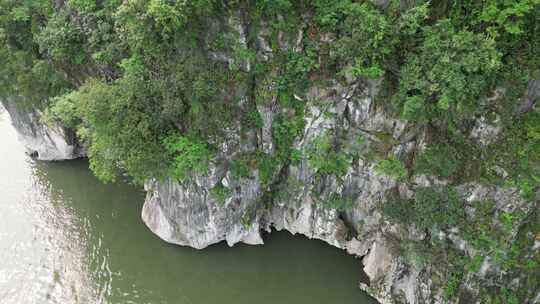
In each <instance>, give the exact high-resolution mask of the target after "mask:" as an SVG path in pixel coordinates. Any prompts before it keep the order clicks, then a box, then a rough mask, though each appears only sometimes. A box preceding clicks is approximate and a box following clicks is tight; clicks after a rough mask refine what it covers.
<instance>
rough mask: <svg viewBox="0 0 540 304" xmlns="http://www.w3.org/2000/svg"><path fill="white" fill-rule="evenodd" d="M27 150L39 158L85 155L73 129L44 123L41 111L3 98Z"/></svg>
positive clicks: (67, 157) (71, 157)
mask: <svg viewBox="0 0 540 304" xmlns="http://www.w3.org/2000/svg"><path fill="white" fill-rule="evenodd" d="M2 105H3V106H4V108H5V109H6V111H7V112H8V113H9V115H10V117H11V123H12V124H13V126H14V127H15V130H17V134H18V135H19V137H20V139H21V141H22V142H23V144H24V146H25V147H26V149H27V151H28V154H30V155H32V156H33V157H35V158H37V159H40V160H65V159H74V158H79V157H84V156H85V155H86V151H85V148H84V147H83V146H82V145H81V144H80V142H79V140H78V138H77V137H76V136H75V132H74V131H73V130H70V129H68V128H65V127H64V126H62V125H61V124H59V123H49V124H45V123H43V122H42V121H41V118H42V116H43V115H42V112H40V111H39V110H37V109H21V108H19V106H18V105H17V104H16V103H15V102H13V101H2Z"/></svg>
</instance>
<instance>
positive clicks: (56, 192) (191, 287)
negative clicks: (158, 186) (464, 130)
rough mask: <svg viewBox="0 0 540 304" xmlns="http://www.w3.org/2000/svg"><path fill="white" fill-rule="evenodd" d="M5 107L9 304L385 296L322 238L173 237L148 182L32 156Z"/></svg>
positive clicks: (0, 127) (243, 303) (1, 171)
mask: <svg viewBox="0 0 540 304" xmlns="http://www.w3.org/2000/svg"><path fill="white" fill-rule="evenodd" d="M0 112H2V113H0V189H1V191H2V192H1V195H0V303H1V304H27V303H28V304H34V303H35V304H48V303H59V304H71V303H84V304H86V303H90V304H92V303H99V304H101V303H111V304H124V303H125V304H128V303H129V304H161V303H163V304H169V303H171V304H214V303H220V304H228V303H231V304H233V303H234V304H255V303H258V304H266V303H268V304H279V303H283V304H289V303H291V304H293V303H294V304H303V303H306V304H308V303H309V304H317V303H321V304H323V303H324V304H332V303H336V304H348V303H351V304H352V303H355V304H368V303H369V304H371V303H376V302H375V301H374V300H372V299H370V298H369V297H368V296H367V295H366V294H365V293H363V292H362V291H360V290H359V289H358V287H357V282H358V280H359V276H360V270H361V264H360V262H359V261H358V260H356V259H354V258H352V257H350V256H347V255H346V254H344V253H343V252H342V251H340V250H338V249H336V248H333V247H330V246H328V245H326V244H324V243H322V242H320V241H314V240H308V239H305V238H303V237H296V236H294V237H293V236H291V235H290V234H288V233H285V232H280V233H273V234H272V235H271V236H268V237H267V239H266V240H265V242H266V244H265V245H264V246H244V245H240V246H235V247H233V248H228V247H227V246H226V245H224V244H218V245H215V246H211V247H209V248H207V249H205V250H202V251H196V250H193V249H190V248H184V247H179V246H174V245H170V244H166V243H164V242H163V241H161V240H159V239H158V238H157V237H156V236H155V235H153V234H152V233H151V232H150V231H149V230H148V229H146V227H145V226H144V224H143V222H142V221H141V219H140V211H141V208H142V203H143V199H144V193H143V191H142V190H141V189H140V188H137V187H134V186H131V185H128V184H127V183H117V184H114V185H104V184H102V183H100V182H99V181H98V180H96V178H95V177H93V176H92V174H91V172H90V171H89V170H88V164H87V162H86V161H84V160H76V161H67V162H53V163H49V162H39V161H34V160H32V159H31V158H29V157H28V156H26V155H25V153H24V148H23V146H22V144H21V143H20V142H18V140H17V135H16V133H15V130H14V129H13V128H12V126H11V124H10V121H9V116H8V115H7V112H5V111H2V110H1V108H0Z"/></svg>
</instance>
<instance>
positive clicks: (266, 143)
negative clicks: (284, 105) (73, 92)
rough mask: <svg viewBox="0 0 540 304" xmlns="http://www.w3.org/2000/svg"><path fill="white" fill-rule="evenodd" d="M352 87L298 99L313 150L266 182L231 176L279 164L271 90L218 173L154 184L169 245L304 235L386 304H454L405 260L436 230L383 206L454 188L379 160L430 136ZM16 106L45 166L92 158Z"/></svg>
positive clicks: (484, 196)
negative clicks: (396, 173) (258, 159)
mask: <svg viewBox="0 0 540 304" xmlns="http://www.w3.org/2000/svg"><path fill="white" fill-rule="evenodd" d="M228 22H229V24H228V25H227V24H225V25H224V24H216V25H215V26H213V27H210V29H213V30H221V29H223V28H226V29H228V30H229V31H235V32H236V33H235V34H236V36H237V38H238V41H239V42H240V44H241V45H245V44H246V43H247V42H246V41H248V39H247V35H248V34H247V33H248V30H249V29H248V26H247V25H246V22H245V21H244V20H243V17H242V14H238V16H236V15H233V16H231V18H230V20H229V21H228ZM269 36H270V35H268V30H267V29H265V28H264V27H262V28H261V29H260V33H258V35H257V39H255V40H256V43H257V44H258V45H257V46H256V49H257V50H258V52H257V56H258V57H260V58H262V59H263V60H267V59H269V58H271V57H272V49H271V48H270V47H269V45H271V43H270V42H269V39H270V38H269ZM277 37H278V42H279V47H280V48H282V49H287V48H289V47H295V48H298V47H299V45H300V44H301V43H299V42H300V41H301V40H302V37H303V32H302V31H301V30H300V31H299V33H298V37H297V38H295V39H291V41H293V42H294V41H296V46H291V45H292V44H294V43H291V41H289V45H288V44H287V41H284V40H283V39H281V38H280V37H282V36H281V35H277ZM328 39H331V37H329V38H328ZM251 41H253V39H252V40H251ZM210 55H211V56H212V57H213V58H214V59H215V60H218V61H223V62H228V63H230V64H236V65H237V66H239V67H240V68H241V69H243V70H246V71H249V70H250V69H251V65H250V63H249V61H247V62H239V63H238V62H237V63H234V59H233V58H234V56H232V55H231V54H221V53H210ZM344 78H345V80H343V79H342V80H340V81H338V80H335V79H325V80H328V81H327V82H325V85H324V86H322V85H321V86H316V85H313V87H311V88H309V89H308V90H307V93H306V95H305V96H296V95H294V98H295V99H298V100H302V101H303V102H305V107H306V109H305V113H304V117H303V119H304V122H305V124H304V127H303V130H301V133H302V135H301V136H299V137H298V138H297V139H296V140H295V141H294V142H293V143H292V148H293V149H295V150H297V151H300V152H301V153H300V155H302V157H301V158H300V159H297V160H296V161H295V162H285V163H280V164H278V165H277V166H278V168H276V170H274V172H275V173H273V175H272V176H271V177H270V178H268V177H266V179H267V180H266V181H265V180H264V178H263V175H264V174H263V173H262V172H260V171H259V170H260V169H254V168H253V167H256V166H253V167H250V169H249V174H248V175H247V176H240V177H239V176H235V175H234V172H233V170H231V163H232V161H233V160H234V159H236V158H237V157H238V156H239V155H241V154H242V153H254V152H255V151H256V150H257V149H258V150H260V151H262V152H264V153H266V154H268V155H272V154H275V153H276V138H274V136H275V135H274V132H273V127H274V126H275V123H276V120H277V119H278V117H279V116H280V115H288V114H289V113H283V111H282V109H280V107H279V106H278V105H277V102H276V100H277V95H276V94H274V93H269V94H268V96H265V97H266V98H265V102H262V103H257V104H256V105H255V106H253V105H252V109H253V108H254V109H256V111H257V112H258V114H259V116H260V117H261V126H260V128H259V129H260V130H258V131H253V130H243V129H242V128H241V126H237V127H236V128H233V129H231V130H228V131H230V132H229V133H230V136H227V139H226V140H225V143H224V144H222V145H221V146H220V150H219V151H218V153H217V155H216V158H215V160H214V162H213V163H212V164H211V166H210V169H209V172H208V173H207V174H204V175H193V176H190V177H189V178H188V179H186V180H185V181H182V182H179V181H175V180H171V179H169V180H165V181H157V180H148V181H147V182H146V184H145V189H146V191H147V197H146V200H145V204H144V207H143V210H142V219H143V221H144V222H145V223H146V225H147V226H148V227H149V229H150V230H151V231H152V232H154V233H155V234H156V235H158V236H159V237H160V238H162V239H163V240H164V241H167V242H169V243H173V244H178V245H182V246H190V247H193V248H197V249H203V248H205V247H207V246H209V245H212V244H215V243H218V242H222V241H226V242H227V243H228V245H229V246H233V245H234V244H236V243H239V242H243V243H246V244H252V245H257V244H263V238H262V235H261V234H262V233H263V232H265V231H266V232H270V231H271V230H272V229H277V230H287V231H289V232H291V233H293V234H296V233H299V234H302V235H305V236H307V237H309V238H315V239H320V240H323V241H325V242H327V243H328V244H330V245H332V246H335V247H338V248H341V249H343V250H346V251H347V252H348V253H349V254H351V255H354V256H357V257H359V258H361V259H362V262H363V264H364V272H365V273H366V274H367V276H368V277H369V284H368V283H361V284H360V288H362V289H363V290H366V291H367V292H368V293H369V294H371V295H372V296H374V297H375V298H376V299H378V300H379V301H380V302H381V303H446V302H447V301H445V300H444V296H443V287H444V282H443V283H441V282H437V281H436V280H434V279H433V278H432V275H431V274H432V273H433V272H436V271H437V269H432V268H436V265H428V266H427V268H426V267H420V266H417V265H415V264H414V263H411V262H410V261H407V260H406V257H404V256H403V255H402V253H401V252H400V243H401V242H405V241H421V240H424V239H426V233H425V232H421V231H417V230H416V229H415V228H414V227H404V226H400V225H393V224H390V223H389V222H388V221H386V220H385V218H384V217H383V215H382V214H381V205H382V204H384V202H385V201H386V199H387V197H388V196H389V195H391V194H399V195H400V196H401V197H408V198H411V197H412V196H413V195H414V192H415V189H416V188H417V187H426V186H431V185H436V184H444V183H445V181H438V180H436V179H435V178H433V177H429V176H419V177H416V178H415V179H413V181H412V182H410V183H399V182H397V181H395V180H394V179H392V178H390V177H387V176H384V175H381V174H379V173H377V170H376V163H377V161H378V160H381V159H386V158H388V157H389V156H395V157H396V158H400V159H405V160H406V159H407V156H408V155H410V154H412V153H413V151H420V150H422V149H423V148H424V146H425V141H426V137H427V136H428V135H427V134H424V133H423V132H420V131H419V130H418V129H416V128H415V127H414V126H411V125H408V124H407V123H406V122H404V121H401V120H398V119H395V118H392V117H390V116H389V115H387V114H385V111H384V110H383V109H382V106H381V105H379V104H377V103H376V102H375V96H377V94H378V92H379V89H380V88H379V86H380V84H379V83H377V82H376V81H366V80H362V79H354V78H353V77H350V76H349V75H346V76H345V77H344ZM256 85H259V86H268V87H272V86H273V85H275V84H272V83H270V84H255V86H256ZM246 87H249V86H246ZM255 89H257V88H251V90H255ZM248 90H249V89H247V88H244V89H242V90H238V91H239V92H240V93H238V95H239V96H237V97H238V99H239V100H241V103H245V104H247V103H249V101H248V99H249V98H248V97H247V96H249V95H254V94H253V92H247V91H248ZM269 91H271V90H269ZM535 92H536V91H535ZM272 94H273V95H272ZM531 94H532V93H531ZM535 96H536V95H535ZM5 107H6V109H7V110H8V112H9V113H10V115H11V117H12V120H13V124H14V126H15V127H16V129H17V130H18V132H19V134H20V136H21V137H22V138H23V141H24V142H25V143H26V145H27V147H28V149H29V151H30V153H32V154H37V155H36V156H37V157H38V158H39V159H44V160H57V159H72V158H76V157H80V156H83V155H84V154H85V152H84V148H83V147H82V146H81V145H80V144H79V143H78V141H77V139H76V138H75V136H74V134H73V132H72V131H70V130H68V129H65V128H63V127H61V126H58V125H55V126H48V125H45V124H43V123H41V122H40V120H39V119H40V116H41V115H40V113H39V112H37V111H32V112H29V113H25V112H21V111H19V110H18V109H17V108H16V107H15V106H14V105H13V104H11V103H5ZM526 107H528V103H527V104H525V106H524V108H526ZM240 134H241V135H240ZM497 134H498V129H497V128H496V126H495V127H493V126H490V125H489V124H487V123H485V122H484V121H479V123H478V126H477V127H476V128H475V129H474V130H473V134H472V135H471V136H472V137H473V138H475V139H477V140H478V142H480V143H487V142H489V141H491V140H492V139H493V138H494V137H496V136H497ZM321 140H323V141H324V140H327V141H329V142H332V143H339V144H336V146H339V149H340V152H342V154H343V155H344V158H343V159H342V160H340V161H341V162H345V163H346V169H345V170H344V171H343V172H340V174H320V172H319V169H320V168H317V167H316V164H314V162H313V160H312V159H310V157H309V155H310V154H311V155H314V156H315V158H316V156H320V157H323V158H324V157H326V156H325V155H320V154H321V153H323V152H321V151H320V149H319V150H317V149H318V148H317V145H319V144H320V142H321ZM310 151H311V152H310ZM268 179H269V181H268ZM216 189H221V193H222V194H223V195H221V196H219V195H216V194H215V190H216ZM458 190H459V194H460V195H461V197H462V198H463V199H465V200H470V201H472V200H491V201H494V202H496V206H497V208H498V209H499V210H511V209H515V208H518V206H520V205H522V204H521V202H522V201H521V198H520V197H519V195H518V194H517V192H516V191H513V190H512V189H510V190H501V189H498V188H495V187H487V186H482V185H478V184H464V185H461V186H460V187H458ZM523 205H525V204H523ZM529 206H530V205H529ZM463 208H466V206H463ZM456 229H458V228H457V227H456ZM441 234H442V235H441V236H440V237H441V238H445V240H450V242H452V243H454V244H455V245H456V247H457V248H459V250H461V251H464V252H467V251H470V250H472V249H471V246H469V245H468V244H467V243H466V242H465V241H464V240H462V239H459V237H457V236H456V235H454V234H452V233H451V231H450V233H448V234H444V233H442V232H441ZM538 247H540V245H539V246H538ZM494 271H497V270H496V268H493V267H491V266H490V264H489V259H487V260H486V262H485V263H484V265H482V267H481V268H480V271H479V275H480V276H481V275H484V274H486V273H489V272H494ZM476 279H477V278H474V277H466V278H464V282H463V283H462V287H463V288H462V289H464V290H467V293H466V294H464V296H463V298H465V297H467V295H471V296H470V299H468V300H465V301H462V302H463V303H465V302H466V303H469V302H474V300H472V299H474V296H475V295H477V294H478V292H479V289H480V288H481V287H480V286H479V285H478V284H477V283H475V282H476ZM536 299H540V295H539V296H537V297H536ZM460 302H461V301H460Z"/></svg>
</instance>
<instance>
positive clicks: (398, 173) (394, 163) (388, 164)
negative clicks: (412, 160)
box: [375, 156, 407, 182]
mask: <svg viewBox="0 0 540 304" xmlns="http://www.w3.org/2000/svg"><path fill="white" fill-rule="evenodd" d="M375 171H377V173H380V174H383V175H386V176H390V177H392V178H393V179H395V180H396V181H398V182H401V181H404V180H405V179H406V178H407V169H406V168H405V166H404V165H403V163H402V162H400V161H399V160H398V159H397V158H395V157H394V156H392V157H390V158H387V159H383V160H381V161H379V162H378V163H377V165H376V166H375Z"/></svg>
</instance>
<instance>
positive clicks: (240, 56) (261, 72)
mask: <svg viewBox="0 0 540 304" xmlns="http://www.w3.org/2000/svg"><path fill="white" fill-rule="evenodd" d="M382 2H386V1H382ZM382 2H381V1H367V0H314V1H305V0H300V1H292V0H279V1H268V0H242V1H215V0H196V1H175V0H151V1H144V0H125V1H122V0H104V1H91V0H68V1H50V0H35V1H30V0H23V1H15V0H0V45H1V46H0V75H1V76H0V98H1V99H10V100H15V101H17V103H18V104H19V105H21V106H24V107H31V108H37V109H39V110H41V111H43V112H44V113H45V120H46V121H48V122H54V121H60V122H62V123H63V124H64V125H65V126H67V127H69V128H72V129H74V130H76V131H77V134H78V136H79V138H80V139H81V140H83V141H84V143H85V144H86V145H87V146H88V147H89V158H90V166H91V169H92V170H93V171H94V173H95V174H96V175H97V176H98V177H99V178H100V179H102V180H104V181H113V180H115V179H116V178H117V177H118V176H120V175H123V174H127V175H129V176H130V177H132V178H133V180H134V181H135V182H138V183H142V182H144V181H145V180H148V179H151V178H156V179H165V178H173V179H176V180H180V181H182V180H186V179H188V178H189V177H190V176H191V175H192V174H205V173H207V172H208V168H209V165H210V164H211V163H212V162H217V161H219V160H220V159H222V156H223V155H221V154H222V152H223V151H221V150H222V148H223V147H224V146H227V147H228V149H229V150H231V149H237V151H240V150H241V153H240V154H235V155H236V156H235V157H234V158H233V159H232V161H231V162H230V163H229V167H228V168H229V169H230V172H231V175H232V176H233V177H234V178H237V179H241V178H253V176H252V174H255V172H257V174H258V178H259V179H260V181H261V183H262V184H263V186H264V189H267V190H269V191H273V190H275V191H276V192H279V193H276V196H278V195H282V196H286V195H292V194H293V193H295V191H294V189H293V188H295V187H296V188H298V187H300V186H299V185H298V183H297V181H296V182H295V181H291V178H290V176H287V174H288V169H289V167H290V166H299V167H300V166H303V165H304V163H305V162H307V164H308V165H309V167H310V168H311V169H313V170H315V171H316V174H315V177H314V179H315V182H314V183H315V184H317V183H319V182H320V183H321V184H322V183H324V182H325V181H327V180H330V179H333V178H335V179H336V180H337V181H338V183H342V182H343V180H342V178H343V176H344V175H346V174H347V173H348V172H350V171H354V170H351V168H355V166H360V164H359V163H362V164H366V163H367V165H372V162H373V161H374V160H377V163H376V164H375V169H376V172H377V173H378V174H381V175H385V176H389V177H391V178H392V179H394V180H395V181H397V182H399V183H401V185H400V186H409V187H410V188H412V189H414V190H415V191H414V195H412V196H413V197H412V198H411V197H409V198H407V199H404V198H401V197H399V196H397V195H393V199H391V200H389V201H387V202H385V203H383V204H381V208H382V211H383V214H384V217H385V218H386V219H387V220H389V221H390V222H392V223H394V224H396V223H398V224H402V225H405V226H407V225H414V226H415V227H416V228H418V229H420V230H421V231H423V232H425V233H426V235H427V239H426V240H425V241H422V242H413V243H407V242H404V245H403V246H401V249H402V250H403V251H404V252H406V254H405V256H407V257H410V259H411V261H413V262H411V263H414V264H415V265H427V264H430V263H433V261H437V259H442V260H441V261H446V262H447V265H448V266H447V267H446V268H445V269H444V271H443V272H444V274H440V278H439V279H440V281H442V282H447V283H446V284H447V286H446V289H445V296H446V297H447V299H448V300H452V299H455V297H457V296H458V295H457V294H458V293H459V291H460V284H461V282H462V281H463V279H464V278H465V277H466V275H468V274H471V273H475V272H476V271H478V269H479V267H480V266H481V264H482V263H483V261H484V259H485V258H487V257H489V258H490V259H491V261H492V262H493V263H494V264H496V265H497V266H498V267H500V268H501V269H502V271H503V274H502V275H501V276H500V278H498V279H497V280H493V281H492V282H484V283H485V284H486V286H489V288H491V289H490V290H489V292H487V293H486V294H485V295H482V296H483V297H485V302H486V303H512V302H516V301H517V302H523V301H522V300H523V299H524V298H525V297H527V296H530V295H526V294H524V293H523V292H522V291H520V290H521V289H520V288H515V287H510V286H505V283H504V282H507V280H509V279H510V278H511V277H512V276H515V275H516V273H517V272H518V271H521V272H522V273H523V276H526V277H527V280H526V282H527V284H528V285H527V286H534V284H538V282H537V279H535V278H534V276H533V275H531V274H534V272H536V273H538V267H540V266H539V263H538V260H537V259H536V258H535V257H531V256H530V255H528V254H527V252H526V251H527V248H530V247H531V237H530V235H531V234H535V233H536V234H537V233H538V227H537V226H534V225H532V224H530V223H531V222H533V223H537V222H538V220H537V218H535V217H534V216H536V215H534V216H533V215H531V214H532V213H531V212H529V213H527V212H524V211H522V210H531V208H528V209H527V208H525V207H530V206H532V204H534V203H535V200H536V195H537V193H538V189H539V188H540V110H539V109H538V105H536V106H535V103H536V102H537V101H536V100H532V101H528V106H527V102H526V101H527V100H525V98H523V96H524V95H525V91H526V89H527V86H528V84H529V82H530V81H531V80H534V79H539V78H540V22H538V20H539V19H540V0H516V1H506V0H489V1H423V0H419V1H398V0H390V1H387V3H385V4H382ZM239 10H241V11H242V13H240V14H239V13H237V12H238V11H239ZM262 41H266V42H265V43H263V42H262ZM368 79H377V80H381V83H382V85H381V88H382V89H381V92H380V93H379V95H378V96H377V98H376V104H374V107H375V108H377V111H378V110H380V109H382V110H384V111H385V115H387V116H391V117H394V118H399V119H402V120H406V121H407V122H408V124H407V126H406V128H407V129H406V130H405V132H404V133H408V132H410V131H411V130H414V131H415V132H416V133H417V134H418V135H419V136H418V137H420V135H421V137H422V138H416V140H417V143H421V144H419V145H418V146H417V147H416V149H412V150H414V151H409V150H407V152H406V153H404V154H403V155H402V154H400V156H399V159H397V158H396V157H394V156H390V157H388V155H390V151H394V150H392V149H393V148H395V146H396V145H398V144H399V143H400V142H399V141H401V140H403V138H394V137H393V136H392V134H388V133H386V132H387V131H388V130H384V131H381V130H378V131H374V132H373V134H371V133H368V132H367V131H366V132H364V130H362V135H370V137H367V136H366V137H364V136H361V137H359V136H358V134H359V132H360V130H353V129H355V127H354V126H355V125H354V124H353V123H351V121H347V122H345V121H337V122H336V126H333V127H332V128H329V130H328V132H327V133H326V134H323V135H320V136H318V137H317V138H315V139H313V140H311V139H310V141H309V142H307V145H306V146H302V145H300V144H299V143H305V141H304V140H306V139H305V138H304V135H305V132H306V130H305V128H306V123H307V121H308V119H306V116H307V115H311V107H312V106H314V105H316V106H318V107H319V108H320V109H321V111H322V113H321V115H322V117H324V118H329V119H336V120H338V119H337V118H338V116H339V115H337V114H335V112H331V111H326V109H331V108H333V106H335V105H334V104H331V101H330V98H329V99H328V100H317V101H313V100H311V99H310V98H311V96H312V91H311V89H313V88H314V87H316V89H317V90H320V91H325V92H327V93H328V96H331V95H332V94H333V93H334V91H335V88H336V87H338V86H344V85H351V84H352V83H354V84H355V85H356V84H365V83H366V82H369V81H370V80H368ZM355 90H356V89H355ZM358 91H360V90H356V91H355V92H358ZM353 99H354V98H353ZM524 104H525V106H523V105H524ZM263 108H264V109H271V111H272V115H273V116H272V117H271V118H272V119H271V120H268V119H267V118H268V117H267V116H265V113H263V112H261V109H263ZM308 113H309V114H308ZM351 114H352V113H349V110H348V109H346V110H345V111H344V114H343V115H342V116H344V117H343V118H339V119H343V120H350V116H351ZM310 118H311V117H310ZM480 119H482V121H485V122H487V123H488V124H492V125H494V126H496V127H497V128H496V129H497V130H498V131H497V136H495V137H494V138H493V140H491V141H486V142H479V141H478V139H476V138H473V136H471V132H472V130H473V129H474V128H475V127H476V126H477V124H478V122H479V120H480ZM269 121H271V122H272V125H271V126H268V125H265V123H268V122H269ZM341 124H343V126H347V127H344V128H341V126H342V125H341ZM263 129H264V130H263ZM349 129H350V130H349ZM263 133H264V135H265V136H267V137H271V140H272V143H268V142H263V140H262V139H261V138H262V137H263ZM268 133H271V134H268ZM269 135H271V136H269ZM371 135H373V136H374V137H376V138H378V139H379V140H370V138H372V137H373V136H371ZM367 149H370V151H368V152H367V153H366V157H362V156H361V155H362V154H364V152H366V150H367ZM229 152H231V151H228V152H227V153H229ZM400 153H401V152H400ZM368 155H369V157H368ZM419 175H425V176H426V178H428V179H436V180H438V181H440V183H438V186H432V187H424V186H418V185H416V184H415V178H416V177H418V176H419ZM468 182H475V183H483V184H487V185H496V186H499V187H515V188H517V189H519V190H520V194H521V196H522V197H523V198H524V202H525V203H524V204H525V206H520V207H523V208H517V209H516V210H507V212H506V213H500V210H499V209H498V208H496V207H495V206H493V204H490V203H489V202H466V201H464V199H463V198H462V197H460V196H459V195H458V192H459V191H457V189H459V186H460V185H463V184H465V183H468ZM394 190H395V189H394ZM315 192H316V191H315ZM327 192H328V191H327ZM327 192H325V193H326V195H325V196H324V197H319V199H320V202H321V203H322V204H324V206H326V207H329V208H333V209H337V210H339V211H340V212H346V211H347V210H348V209H350V208H352V206H353V205H354V204H353V203H355V202H353V201H352V199H351V198H344V197H342V194H339V193H333V192H331V191H330V194H328V193H327ZM394 192H395V191H394ZM210 195H212V196H213V197H214V198H215V199H216V200H217V201H219V202H224V201H225V200H226V198H227V197H229V196H230V190H229V189H227V188H225V187H223V185H221V184H219V185H217V186H215V187H214V189H212V191H211V193H210ZM321 196H322V195H321ZM532 209H534V208H532ZM465 210H468V212H465ZM520 210H521V211H520ZM249 219H250V216H248V215H246V217H245V219H244V218H243V223H245V224H246V225H247V224H248V223H249V221H248V220H249ZM527 220H528V221H529V222H527ZM456 227H457V229H458V232H455V233H456V234H457V235H458V236H459V237H460V238H461V239H464V240H466V241H467V242H468V243H470V244H471V246H473V247H474V249H475V250H476V251H477V253H476V254H475V255H474V256H467V255H465V254H463V253H462V252H461V251H458V250H457V249H456V248H455V246H454V245H453V244H452V243H451V242H450V241H449V240H447V239H442V240H441V239H438V237H437V236H436V235H438V234H439V232H443V233H448V230H450V229H453V228H456ZM534 229H536V230H534ZM454 230H455V229H454ZM524 231H528V232H527V233H526V232H524ZM441 267H442V266H441ZM505 280H506V281H505ZM527 286H525V287H527ZM522 289H527V288H522Z"/></svg>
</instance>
